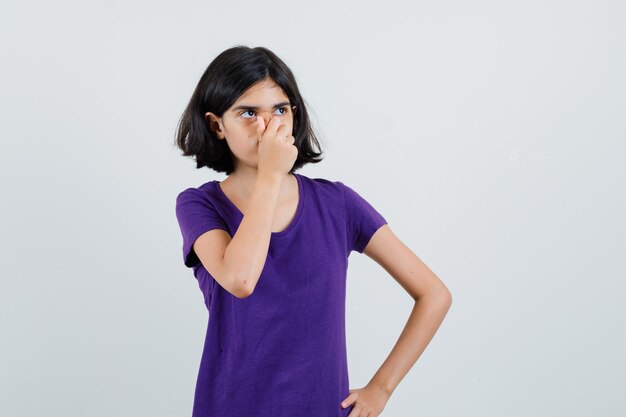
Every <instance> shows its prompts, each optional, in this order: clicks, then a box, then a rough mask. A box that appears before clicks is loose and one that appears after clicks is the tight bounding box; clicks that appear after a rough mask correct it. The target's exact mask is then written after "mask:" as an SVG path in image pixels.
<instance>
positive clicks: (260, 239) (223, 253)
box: [194, 172, 282, 298]
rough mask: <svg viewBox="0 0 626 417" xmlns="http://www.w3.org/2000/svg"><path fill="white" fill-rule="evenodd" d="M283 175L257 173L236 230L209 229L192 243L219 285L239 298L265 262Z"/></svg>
mask: <svg viewBox="0 0 626 417" xmlns="http://www.w3.org/2000/svg"><path fill="white" fill-rule="evenodd" d="M281 183H282V178H281V177H280V176H278V175H275V174H269V173H268V174H264V173H261V172H259V173H258V174H257V177H256V183H255V186H254V191H253V192H252V195H251V197H250V201H249V202H248V207H249V208H250V209H248V210H246V213H245V215H244V216H243V219H242V220H241V224H240V225H239V228H238V229H237V232H236V233H235V235H234V236H233V238H232V239H230V236H228V234H227V233H226V232H225V231H223V230H210V231H208V232H206V233H204V234H202V235H201V236H200V237H198V239H197V240H196V242H195V243H194V250H195V252H196V254H197V255H198V259H200V261H201V262H202V264H203V266H204V267H205V268H206V270H207V271H208V272H209V273H210V274H211V275H212V276H213V277H214V278H215V279H216V280H217V281H218V282H219V284H220V285H222V287H224V288H225V289H226V290H227V291H229V292H230V293H232V294H233V295H235V296H237V297H239V298H245V297H247V296H249V295H250V294H252V291H253V290H254V288H255V286H256V284H257V282H258V280H259V277H260V276H261V272H262V270H263V267H264V265H265V260H266V258H267V252H268V250H269V244H270V238H271V231H272V222H273V218H274V212H275V210H276V205H277V201H278V195H279V193H280V187H281Z"/></svg>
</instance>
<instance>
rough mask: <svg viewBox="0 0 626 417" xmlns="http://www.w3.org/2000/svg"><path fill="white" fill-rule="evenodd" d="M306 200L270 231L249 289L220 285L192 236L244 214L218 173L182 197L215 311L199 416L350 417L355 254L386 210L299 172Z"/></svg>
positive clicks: (181, 218)
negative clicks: (350, 291)
mask: <svg viewBox="0 0 626 417" xmlns="http://www.w3.org/2000/svg"><path fill="white" fill-rule="evenodd" d="M294 175H295V177H296V179H297V180H298V190H299V202H298V208H297V211H296V214H295V217H294V218H293V219H292V221H291V223H290V224H289V225H288V226H287V228H286V229H284V230H283V231H280V232H272V235H271V240H270V245H269V250H268V254H267V259H266V261H265V266H264V267H263V270H262V273H261V276H260V277H259V280H258V282H257V285H256V287H255V288H254V291H253V292H252V294H251V295H250V296H248V297H246V298H243V299H240V298H237V297H235V296H234V295H232V294H230V293H229V292H228V291H226V290H225V289H223V288H222V287H221V286H220V285H219V284H218V283H217V281H215V279H214V278H213V277H212V276H211V275H210V274H209V273H208V272H207V270H206V269H205V268H204V266H203V265H202V264H201V263H200V261H199V259H198V256H197V255H196V253H195V252H194V250H193V243H194V241H195V240H196V239H197V238H198V236H200V235H201V234H203V233H205V232H206V231H208V230H211V229H215V228H218V229H223V230H225V231H227V232H228V233H229V235H230V236H231V237H232V236H234V234H235V232H236V231H237V228H238V226H239V224H240V223H241V220H242V219H243V214H242V213H241V211H239V209H238V208H237V207H236V206H235V205H234V204H233V203H232V202H231V201H230V200H229V199H228V197H226V194H224V192H223V191H222V189H221V188H220V186H219V182H218V181H216V180H213V181H209V182H207V183H205V184H203V185H201V186H199V187H198V188H187V189H186V190H184V191H182V192H181V193H180V194H179V195H178V196H177V198H176V217H177V219H178V223H179V225H180V230H181V233H182V238H183V245H182V249H183V261H184V264H185V265H186V266H187V267H189V268H193V272H194V276H195V277H196V279H197V280H198V284H199V286H200V289H201V291H202V293H203V294H204V302H205V304H206V306H207V309H208V326H207V332H206V338H205V341H204V350H203V353H202V358H201V361H200V369H199V372H198V376H197V382H196V389H195V397H194V404H193V417H259V416H263V417H285V416H298V417H345V416H347V415H348V414H349V413H350V411H351V410H352V408H353V406H350V407H347V408H345V409H343V408H341V401H343V400H344V399H345V398H346V397H347V396H348V395H350V392H349V379H348V364H347V354H346V339H345V299H346V277H347V268H348V256H349V255H350V252H351V251H353V250H355V251H357V252H359V253H363V250H364V249H365V246H367V244H368V242H369V240H370V238H371V237H372V235H373V234H374V232H375V231H376V230H378V228H379V227H381V226H382V225H383V224H386V223H387V221H386V220H385V218H384V217H383V216H382V215H381V214H380V213H379V212H377V211H376V210H375V209H374V208H373V207H372V205H370V204H369V203H368V202H367V201H366V200H365V199H363V197H361V196H360V195H359V194H357V193H356V191H354V190H353V189H352V188H350V187H348V186H347V185H345V184H343V183H342V182H340V181H330V180H326V179H322V178H309V177H306V176H304V175H301V174H296V173H294Z"/></svg>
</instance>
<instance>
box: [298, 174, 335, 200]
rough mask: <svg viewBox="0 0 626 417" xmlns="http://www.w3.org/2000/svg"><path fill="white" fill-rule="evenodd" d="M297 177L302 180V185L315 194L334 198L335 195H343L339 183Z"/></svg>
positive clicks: (303, 176)
mask: <svg viewBox="0 0 626 417" xmlns="http://www.w3.org/2000/svg"><path fill="white" fill-rule="evenodd" d="M298 175H299V176H300V178H302V180H303V183H304V184H306V185H307V186H308V188H309V189H310V190H311V191H312V192H314V193H316V194H322V195H333V196H335V197H336V196H337V195H339V194H341V193H343V189H342V188H343V184H342V183H341V182H340V181H336V180H330V179H327V178H319V177H316V178H311V177H307V176H305V175H302V174H298Z"/></svg>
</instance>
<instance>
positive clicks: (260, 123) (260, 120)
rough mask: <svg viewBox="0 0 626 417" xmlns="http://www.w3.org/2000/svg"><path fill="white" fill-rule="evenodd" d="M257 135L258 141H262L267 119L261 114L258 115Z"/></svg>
mask: <svg viewBox="0 0 626 417" xmlns="http://www.w3.org/2000/svg"><path fill="white" fill-rule="evenodd" d="M256 123H257V127H256V137H257V141H259V142H261V138H262V136H263V132H264V131H265V120H263V118H262V117H261V116H257V117H256Z"/></svg>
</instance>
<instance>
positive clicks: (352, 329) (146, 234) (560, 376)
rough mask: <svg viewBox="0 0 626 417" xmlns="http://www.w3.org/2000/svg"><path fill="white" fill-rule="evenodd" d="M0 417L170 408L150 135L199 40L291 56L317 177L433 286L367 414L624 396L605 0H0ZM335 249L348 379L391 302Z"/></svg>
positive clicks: (166, 245) (511, 413)
mask: <svg viewBox="0 0 626 417" xmlns="http://www.w3.org/2000/svg"><path fill="white" fill-rule="evenodd" d="M0 15H1V17H0V35H1V36H0V39H2V40H1V41H0V42H2V52H1V53H2V65H1V66H0V71H1V73H0V74H1V77H0V83H1V87H2V93H1V94H0V106H1V112H0V117H1V123H0V134H1V141H0V147H1V150H0V155H1V156H0V158H1V160H0V170H1V172H0V173H1V181H2V204H1V208H2V216H1V220H0V221H1V228H2V229H1V230H2V233H0V236H1V239H2V240H1V245H2V247H1V249H2V257H1V261H0V262H1V264H0V273H1V281H0V330H1V332H2V333H1V334H2V343H0V369H1V371H0V393H1V395H0V415H2V416H7V417H8V416H10V417H21V416H47V417H56V416H59V417H61V416H62V417H74V416H76V417H85V416H89V417H92V416H93V417H99V416H103V417H105V416H106V417H112V416H133V417H135V416H152V417H157V416H164V417H165V416H168V417H169V416H187V415H191V406H192V400H193V391H194V386H195V378H196V375H197V370H198V365H199V360H200V355H201V351H202V346H203V340H204V335H205V333H204V332H205V330H206V319H207V315H206V307H205V306H204V304H203V300H202V294H201V292H200V290H199V288H198V286H197V282H196V281H195V278H194V277H193V274H192V271H191V270H190V269H187V268H185V267H184V265H183V262H182V253H181V244H182V240H181V235H180V231H179V229H178V224H177V221H176V218H175V213H174V204H175V197H176V195H177V194H178V193H179V192H180V191H182V190H183V189H185V188H187V187H190V186H198V185H200V184H202V183H204V182H207V181H209V180H211V179H223V178H224V177H223V174H217V173H215V172H214V171H210V170H208V169H207V168H204V169H201V170H196V169H195V165H194V162H193V161H192V160H191V159H190V158H183V157H181V156H180V151H178V150H177V149H176V148H175V147H174V132H175V128H176V124H177V122H178V118H179V117H180V115H181V113H182V111H183V110H184V107H185V105H186V104H187V102H188V100H189V98H190V96H191V93H192V91H193V89H194V88H195V85H196V83H197V82H198V80H199V78H200V76H201V74H202V73H203V72H204V70H205V69H206V67H207V66H208V64H209V63H210V62H211V60H212V59H213V58H214V57H215V56H216V55H217V54H218V53H219V52H221V51H222V50H224V49H226V48H229V47H232V46H235V45H237V44H244V45H247V46H252V47H253V46H265V47H268V48H270V49H272V50H273V51H274V52H275V53H276V54H277V55H278V56H279V57H281V58H282V59H283V60H284V61H285V62H286V63H287V65H289V66H290V68H291V69H292V70H293V72H294V74H295V76H296V80H297V81H298V83H299V86H300V89H301V92H302V94H303V96H304V97H305V99H306V101H307V103H308V105H309V111H310V113H311V116H312V118H313V123H314V127H315V128H316V130H317V132H318V133H319V135H320V137H321V139H322V147H323V150H324V152H325V155H326V158H325V160H324V162H322V163H320V164H318V165H310V166H307V167H305V168H304V169H302V170H300V171H298V172H299V173H302V174H304V175H307V176H309V177H322V178H327V179H331V180H341V181H343V182H345V183H346V184H348V185H350V186H351V187H353V188H354V189H355V190H357V191H358V192H359V193H360V194H361V195H362V196H364V197H365V198H366V199H367V200H368V201H370V203H372V205H374V207H376V208H377V210H379V211H380V212H381V213H382V214H383V215H384V216H385V217H386V218H387V219H388V221H389V224H390V226H391V228H392V230H394V232H395V233H396V235H397V236H398V237H399V238H401V239H402V240H403V242H405V243H406V244H407V245H408V246H409V247H410V248H411V249H413V251H414V252H415V253H416V254H417V255H418V256H420V258H421V259H422V260H424V262H426V264H427V265H429V266H430V267H431V268H432V269H433V271H434V272H435V273H436V274H437V275H438V276H439V277H440V278H441V279H442V280H443V281H444V283H445V284H446V285H447V286H448V288H449V289H450V291H451V292H452V295H453V305H452V307H451V309H450V311H449V312H448V315H447V317H446V319H445V321H444V323H443V324H442V326H441V328H440V330H439V332H438V333H437V334H436V335H435V337H434V339H433V341H432V342H431V344H430V345H429V346H428V347H427V349H426V351H425V352H424V354H423V355H422V356H421V357H420V359H419V360H418V362H417V363H416V365H415V366H414V367H413V368H412V369H411V371H410V372H409V374H408V375H407V376H406V378H405V379H404V380H403V381H402V382H401V383H400V385H399V386H398V388H397V389H396V391H395V392H394V393H393V395H392V397H391V399H390V401H389V403H388V404H387V407H386V409H385V410H384V412H383V414H382V415H383V416H388V417H405V416H406V417H412V416H428V417H436V416H446V417H447V416H450V417H452V416H455V417H456V416H472V417H473V416H476V417H485V416H494V417H501V416H507V417H517V416H520V417H522V416H523V417H527V416H546V417H547V416H568V417H574V416H603V417H612V416H624V415H626V383H625V382H624V375H625V374H626V364H625V360H624V352H625V351H626V336H625V331H624V329H626V308H625V307H624V302H623V299H624V291H626V285H625V284H624V278H625V272H626V261H625V257H624V248H625V243H626V242H625V237H624V236H625V232H626V227H625V220H624V218H625V216H624V213H625V212H626V193H625V191H626V189H625V188H626V187H625V185H626V181H625V180H626V169H625V168H624V156H625V149H626V146H625V144H624V139H625V136H626V125H625V116H626V98H625V97H626V95H625V93H626V84H625V82H624V74H625V73H626V52H625V51H626V49H625V47H626V42H625V41H626V6H625V4H624V2H620V1H545V0H544V1H515V2H511V1H473V2H466V1H455V2H449V1H445V2H409V1H405V2H399V1H385V2H383V1H364V0H361V1H344V2H340V1H317V2H293V1H289V2H277V3H267V2H255V1H247V0H246V1H234V2H226V1H224V2H219V3H217V2H208V1H197V2H189V1H188V2H163V1H159V2H155V1H150V2H148V1H143V2H138V1H136V2H132V1H106V2H104V1H100V2H85V1H74V2H70V1H57V2H44V1H37V2H33V1H28V2H13V3H12V4H10V5H9V4H7V5H5V6H3V10H2V12H1V13H0ZM411 301H412V300H411V299H410V297H409V296H408V294H407V293H406V292H404V290H403V289H402V288H401V287H400V286H399V285H398V284H397V283H396V282H395V281H394V280H393V279H392V278H391V277H390V276H389V275H388V274H387V273H386V272H385V271H384V270H383V269H382V268H380V267H379V266H378V265H377V264H375V263H374V262H373V261H371V260H370V259H369V258H367V257H366V256H364V255H360V254H358V253H356V252H353V254H352V256H351V257H350V271H349V275H348V300H347V303H348V305H347V326H348V354H349V370H350V386H351V388H358V387H361V386H362V385H364V384H365V383H367V382H368V381H369V379H370V378H371V376H372V375H373V374H374V372H375V371H376V370H377V369H378V367H379V366H380V364H381V363H382V361H383V360H384V359H385V357H386V356H387V354H388V353H389V351H390V350H391V348H392V346H393V344H394V343H395V341H396V339H397V337H398V336H399V334H400V332H401V330H402V327H403V326H404V324H405V322H406V319H407V317H408V314H409V312H410V309H411V307H412V303H411Z"/></svg>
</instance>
